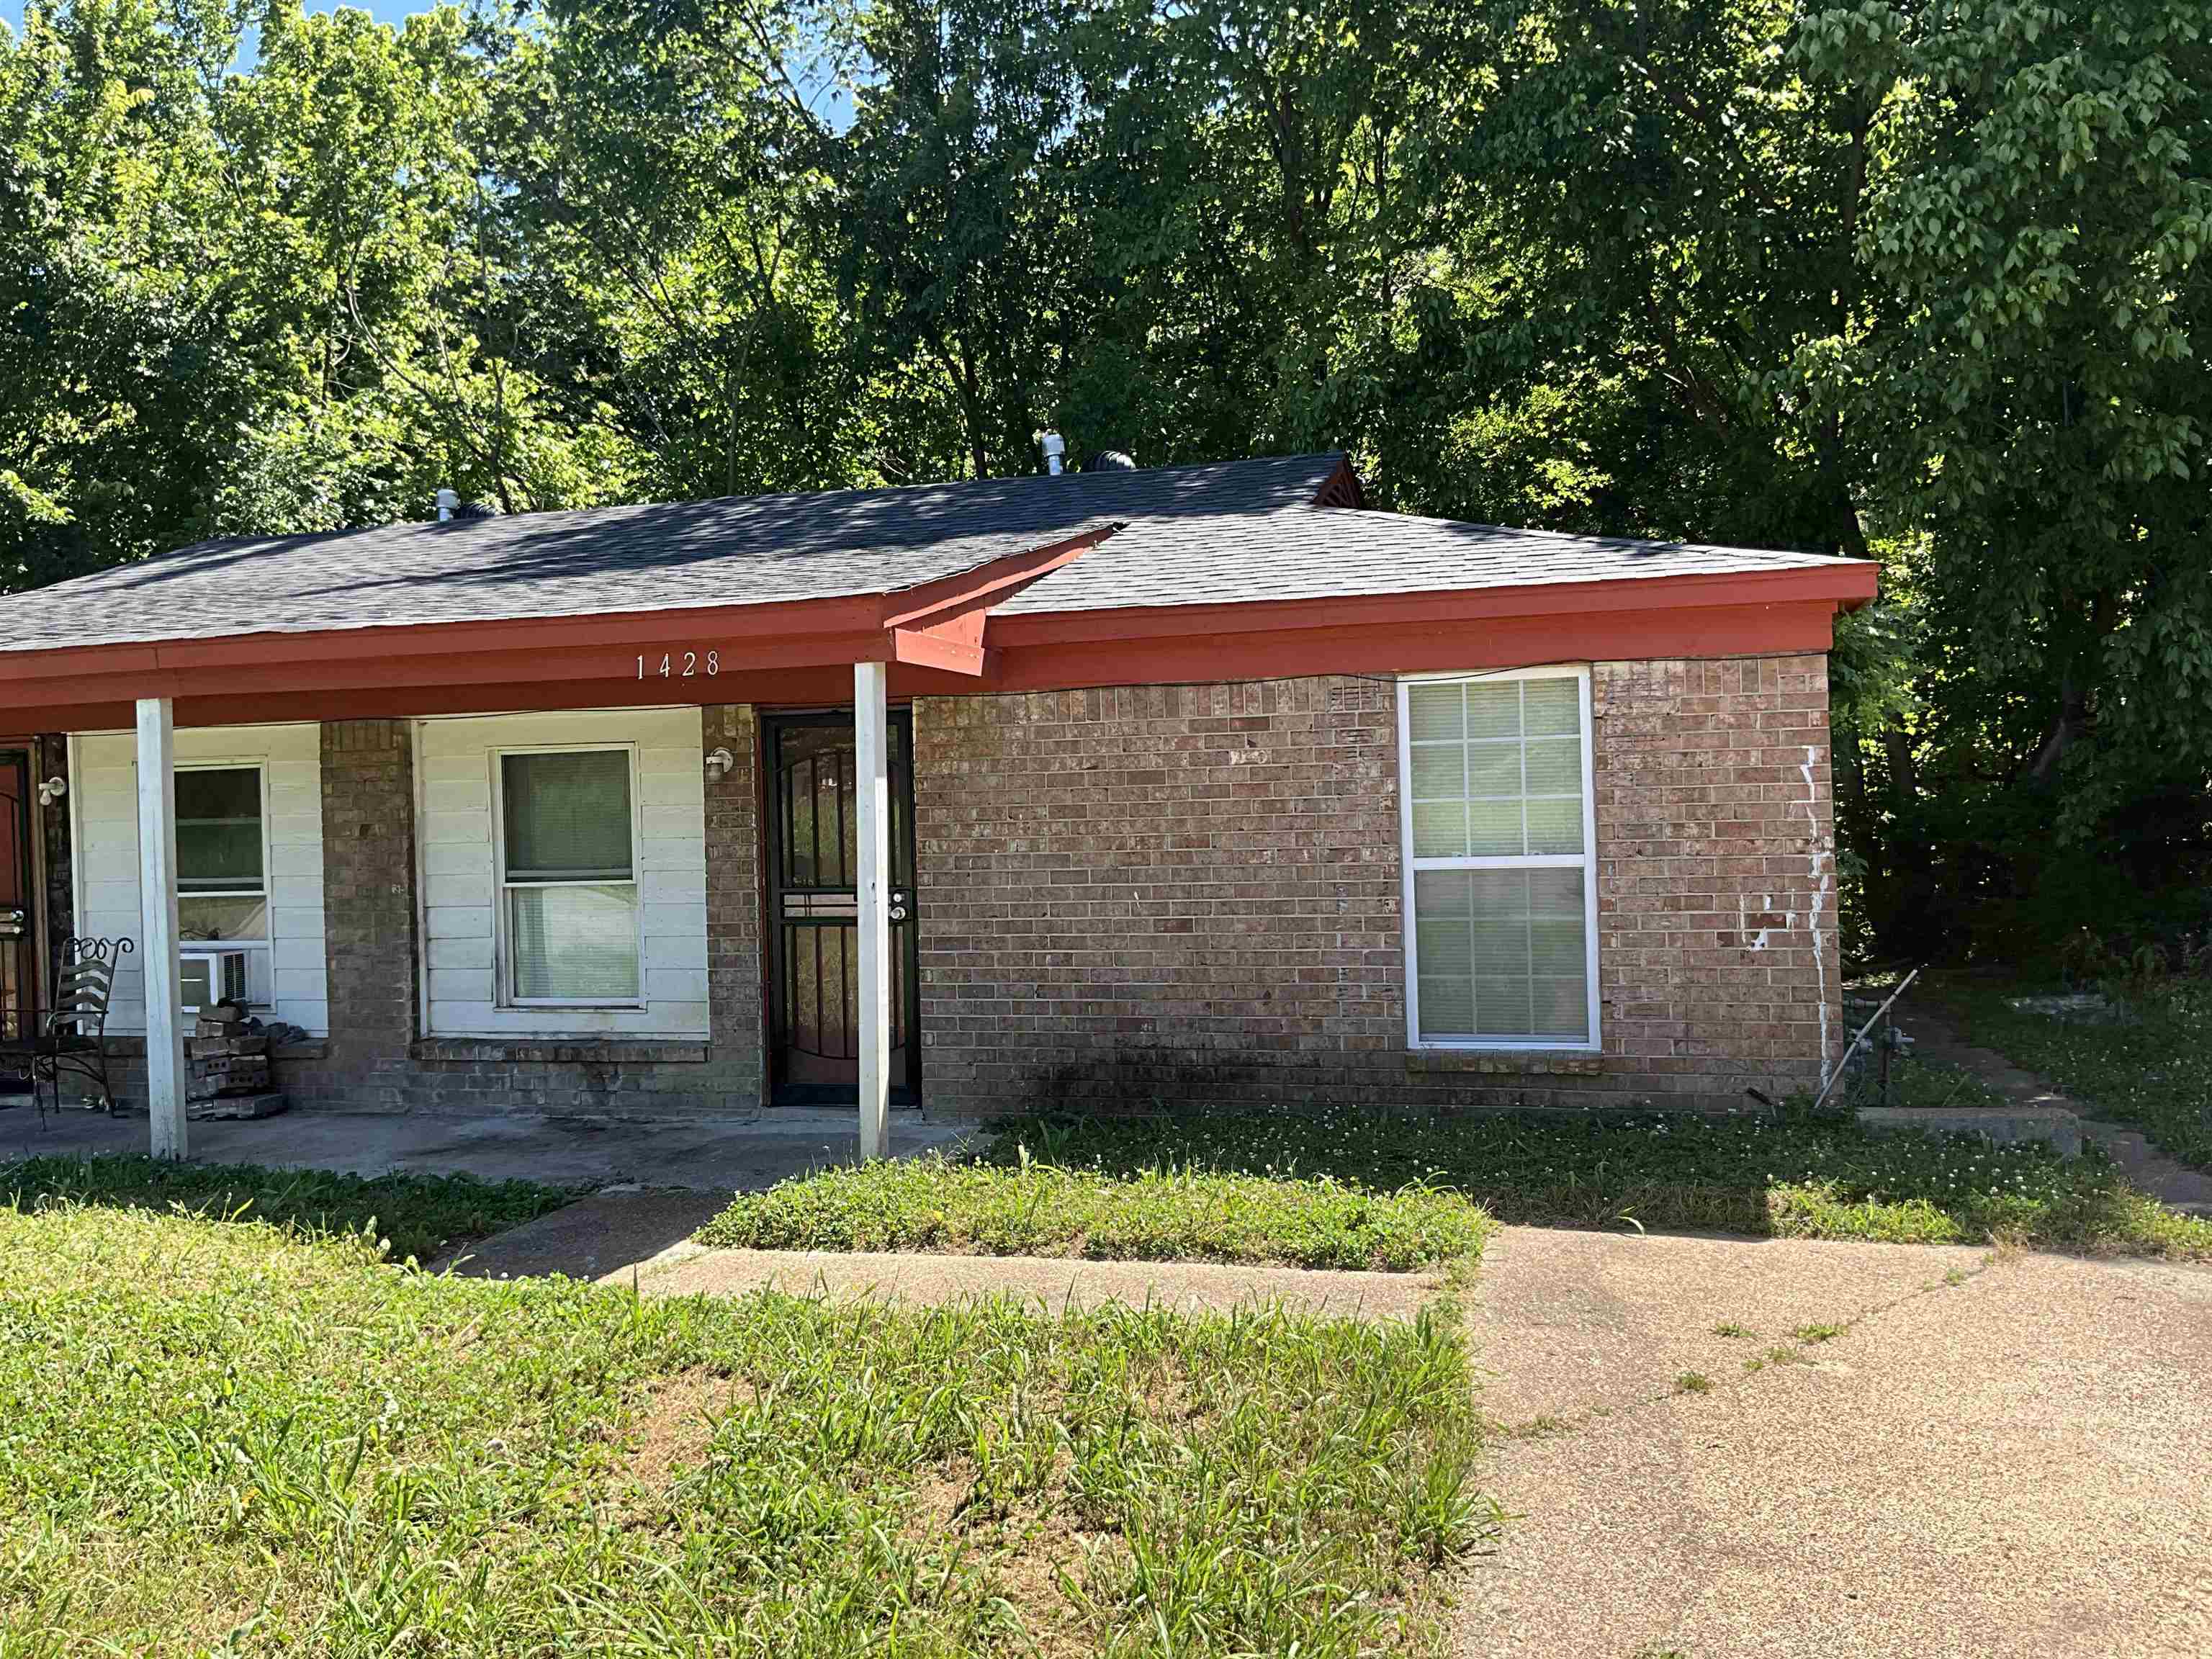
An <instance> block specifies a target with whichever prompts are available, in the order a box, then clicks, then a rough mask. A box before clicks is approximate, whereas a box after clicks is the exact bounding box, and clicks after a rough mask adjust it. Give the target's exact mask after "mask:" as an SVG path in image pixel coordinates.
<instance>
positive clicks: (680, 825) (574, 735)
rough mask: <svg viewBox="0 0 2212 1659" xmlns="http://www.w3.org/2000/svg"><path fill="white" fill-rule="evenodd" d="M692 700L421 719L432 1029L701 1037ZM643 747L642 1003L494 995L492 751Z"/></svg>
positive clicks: (700, 861) (699, 774) (703, 858)
mask: <svg viewBox="0 0 2212 1659" xmlns="http://www.w3.org/2000/svg"><path fill="white" fill-rule="evenodd" d="M701 733H702V722H701V714H700V711H699V710H698V709H697V708H629V709H606V710H595V711H569V712H564V713H562V714H497V715H485V716H471V717H468V718H463V719H452V720H423V721H422V722H420V723H419V724H418V726H416V745H415V754H416V792H417V795H418V798H419V811H420V816H421V826H420V829H421V833H420V834H419V836H417V838H416V844H417V858H418V860H419V867H418V870H417V872H416V880H417V883H418V890H419V892H420V894H421V896H422V941H423V946H422V954H423V981H424V987H425V991H424V1003H425V1012H426V1015H427V1020H428V1030H429V1031H430V1032H431V1033H432V1034H433V1035H435V1036H533V1035H535V1036H644V1037H704V1036H708V1018H707V790H706V780H705V774H704V770H703V768H702V759H701V750H702V744H701ZM594 744H634V745H635V748H636V750H637V793H638V802H639V815H638V816H639V821H640V823H641V826H642V829H641V836H640V839H639V842H638V846H637V869H638V884H639V898H640V901H641V910H642V914H643V919H644V949H643V957H642V961H641V969H642V972H643V976H644V988H645V1006H643V1007H642V1008H507V1007H501V1006H499V998H498V987H499V983H500V967H499V954H498V953H499V939H498V927H497V918H498V910H499V904H498V894H497V893H496V891H495V883H496V866H495V860H494V857H493V847H492V837H493V835H494V833H495V829H494V825H493V823H492V768H493V764H494V762H493V757H494V756H495V755H496V754H497V753H498V752H499V751H500V750H506V749H532V748H562V747H568V746H571V745H573V746H574V747H577V748H589V747H591V746H592V745H594Z"/></svg>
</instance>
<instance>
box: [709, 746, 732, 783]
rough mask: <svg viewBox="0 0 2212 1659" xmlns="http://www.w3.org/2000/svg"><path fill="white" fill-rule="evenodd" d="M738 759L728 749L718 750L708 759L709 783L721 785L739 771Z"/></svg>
mask: <svg viewBox="0 0 2212 1659" xmlns="http://www.w3.org/2000/svg"><path fill="white" fill-rule="evenodd" d="M737 764H738V757H736V756H735V755H732V753H731V752H730V751H729V750H726V749H717V750H715V751H714V753H713V754H711V755H709V756H708V757H707V781H708V782H709V783H720V781H722V780H723V779H724V778H726V777H727V776H729V775H730V774H731V773H732V771H734V770H735V769H737Z"/></svg>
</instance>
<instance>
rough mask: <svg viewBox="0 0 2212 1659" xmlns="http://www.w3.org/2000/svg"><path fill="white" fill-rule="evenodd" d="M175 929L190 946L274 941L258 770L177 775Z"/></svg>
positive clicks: (190, 771) (192, 771) (196, 771)
mask: <svg viewBox="0 0 2212 1659" xmlns="http://www.w3.org/2000/svg"><path fill="white" fill-rule="evenodd" d="M265 844H266V838H265V837H264V835H263V833H262V822H261V769H260V768H259V767H258V766H226V767H220V768H210V769H197V768H191V769H183V770H180V771H179V772H178V773H177V930H178V932H179V933H180V934H181V935H182V936H183V937H184V938H185V939H193V940H201V939H223V940H238V941H244V942H247V943H252V942H258V941H263V940H266V939H268V937H269V892H268V872H267V870H266V868H265V865H266V854H265V852H264V848H265Z"/></svg>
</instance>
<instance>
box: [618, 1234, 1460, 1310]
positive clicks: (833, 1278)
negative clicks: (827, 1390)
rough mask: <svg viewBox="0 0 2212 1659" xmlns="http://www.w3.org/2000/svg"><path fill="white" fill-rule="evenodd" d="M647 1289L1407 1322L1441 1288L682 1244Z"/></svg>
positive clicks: (1316, 1275)
mask: <svg viewBox="0 0 2212 1659" xmlns="http://www.w3.org/2000/svg"><path fill="white" fill-rule="evenodd" d="M637 1282H638V1285H639V1288H640V1289H641V1291H643V1292H644V1293H645V1294H646V1295H647V1296H695V1295H708V1296H742V1295H744V1294H745V1293H747V1292H748V1291H757V1290H779V1291H787V1292H788V1293H790V1294H792V1295H794V1296H811V1295H815V1294H824V1295H828V1296H829V1297H833V1298H839V1299H852V1300H860V1299H866V1298H876V1297H881V1298H884V1299H886V1300H891V1301H902V1302H911V1303H917V1304H923V1305H925V1306H932V1305H935V1304H939V1303H945V1302H954V1301H960V1300H964V1299H966V1298H968V1297H981V1296H995V1295H1013V1296H1018V1297H1021V1298H1022V1299H1023V1300H1024V1301H1026V1302H1030V1303H1032V1304H1036V1306H1037V1307H1038V1308H1040V1309H1042V1310H1043V1311H1045V1312H1047V1313H1053V1314H1057V1313H1061V1312H1085V1311H1087V1310H1091V1309H1093V1308H1097V1307H1099V1306H1101V1305H1103V1304H1106V1303H1109V1302H1118V1303H1120V1304H1122V1305H1123V1306H1125V1307H1131V1308H1151V1307H1164V1308H1170V1309H1173V1310H1176V1312H1178V1313H1198V1312H1216V1313H1225V1312H1229V1311H1231V1310H1237V1309H1244V1310H1252V1309H1258V1308H1266V1307H1273V1306H1280V1307H1284V1308H1287V1309H1289V1310H1292V1311H1293V1312H1298V1313H1309V1314H1320V1315H1326V1316H1329V1317H1332V1318H1339V1319H1405V1320H1410V1319H1412V1318H1413V1316H1415V1315H1417V1314H1418V1313H1419V1311H1420V1310H1421V1308H1422V1307H1423V1305H1424V1304H1426V1303H1427V1302H1428V1301H1429V1300H1430V1299H1431V1297H1434V1296H1435V1295H1436V1293H1437V1289H1438V1281H1437V1279H1435V1278H1434V1277H1432V1276H1431V1275H1429V1274H1425V1273H1340V1272H1318V1271H1313V1270H1309V1269H1306V1268H1301V1267H1231V1266H1225V1265H1222V1264H1220V1263H1217V1262H1209V1261H1076V1260H1073V1259H1071V1258H1068V1257H1064V1256H1007V1255H864V1254H840V1253H834V1252H829V1251H811V1250H709V1249H699V1248H698V1247H696V1246H693V1247H691V1248H690V1249H684V1248H683V1247H678V1249H675V1250H673V1251H671V1252H670V1253H669V1254H667V1255H664V1256H662V1257H661V1258H660V1259H659V1261H655V1262H653V1263H650V1264H648V1265H647V1267H644V1268H643V1269H642V1270H641V1273H640V1276H639V1279H638V1281H637Z"/></svg>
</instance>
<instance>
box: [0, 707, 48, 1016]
mask: <svg viewBox="0 0 2212 1659" xmlns="http://www.w3.org/2000/svg"><path fill="white" fill-rule="evenodd" d="M31 790H32V783H31V757H29V756H28V755H27V754H25V753H24V752H23V751H22V750H20V749H11V750H0V1042H24V1041H26V1040H27V1039H28V1038H29V1037H30V1036H32V1035H33V1026H34V1025H35V1024H36V1022H37V1018H38V1001H39V927H38V903H37V900H36V897H35V896H34V894H33V891H32V886H31V883H32V879H33V878H32V863H31V835H32V831H33V828H34V826H35V825H36V824H37V823H38V818H37V816H36V814H34V813H33V811H32V810H31V803H32V799H33V796H32V793H31Z"/></svg>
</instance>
